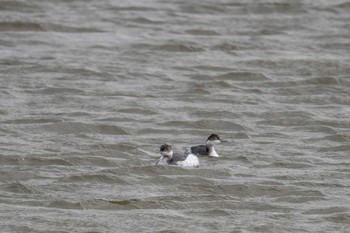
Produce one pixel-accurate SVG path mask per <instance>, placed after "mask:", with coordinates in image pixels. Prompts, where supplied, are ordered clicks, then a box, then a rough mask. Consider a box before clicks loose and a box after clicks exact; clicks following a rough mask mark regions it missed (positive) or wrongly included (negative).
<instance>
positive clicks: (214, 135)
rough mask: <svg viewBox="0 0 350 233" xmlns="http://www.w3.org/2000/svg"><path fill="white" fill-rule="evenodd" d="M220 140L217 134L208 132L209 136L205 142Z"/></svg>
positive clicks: (218, 141)
mask: <svg viewBox="0 0 350 233" xmlns="http://www.w3.org/2000/svg"><path fill="white" fill-rule="evenodd" d="M220 142H221V139H220V137H219V135H217V134H215V133H213V134H210V136H209V137H208V139H207V144H212V143H220Z"/></svg>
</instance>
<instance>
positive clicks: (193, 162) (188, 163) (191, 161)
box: [176, 154, 199, 167]
mask: <svg viewBox="0 0 350 233" xmlns="http://www.w3.org/2000/svg"><path fill="white" fill-rule="evenodd" d="M176 164H177V165H179V166H184V167H198V166H199V160H198V157H197V156H196V155H194V154H189V155H188V156H187V158H186V159H185V160H184V161H179V162H177V163H176Z"/></svg>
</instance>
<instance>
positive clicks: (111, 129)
mask: <svg viewBox="0 0 350 233" xmlns="http://www.w3.org/2000/svg"><path fill="white" fill-rule="evenodd" d="M43 129H45V130H47V131H50V132H54V133H60V134H81V133H99V134H112V135H126V134H128V133H127V132H126V131H125V130H123V129H122V128H120V127H118V126H115V125H98V124H86V123H79V122H58V123H53V124H49V125H45V126H43Z"/></svg>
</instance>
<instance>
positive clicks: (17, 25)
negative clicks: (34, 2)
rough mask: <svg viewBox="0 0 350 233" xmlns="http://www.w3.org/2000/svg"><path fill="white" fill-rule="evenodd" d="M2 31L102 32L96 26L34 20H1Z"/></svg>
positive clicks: (0, 28)
mask: <svg viewBox="0 0 350 233" xmlns="http://www.w3.org/2000/svg"><path fill="white" fill-rule="evenodd" d="M0 31H53V32H74V33H83V32H102V31H101V30H98V29H94V28H83V27H77V28H75V27H68V26H63V25H59V24H49V23H34V22H21V21H17V22H0Z"/></svg>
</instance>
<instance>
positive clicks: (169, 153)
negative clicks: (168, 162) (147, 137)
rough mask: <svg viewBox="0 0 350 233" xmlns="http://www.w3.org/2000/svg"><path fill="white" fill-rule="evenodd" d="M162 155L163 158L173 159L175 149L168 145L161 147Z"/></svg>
mask: <svg viewBox="0 0 350 233" xmlns="http://www.w3.org/2000/svg"><path fill="white" fill-rule="evenodd" d="M160 154H161V155H163V157H166V158H168V159H171V158H172V157H173V149H172V148H171V146H170V145H168V144H164V145H161V147H160Z"/></svg>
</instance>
